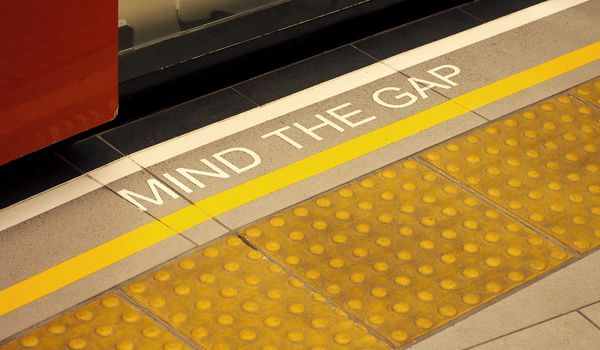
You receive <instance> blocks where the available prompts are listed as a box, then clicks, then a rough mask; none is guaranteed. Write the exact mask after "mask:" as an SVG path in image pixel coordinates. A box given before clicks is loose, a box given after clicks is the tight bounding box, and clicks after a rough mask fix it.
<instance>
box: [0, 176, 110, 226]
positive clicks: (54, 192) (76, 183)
mask: <svg viewBox="0 0 600 350" xmlns="http://www.w3.org/2000/svg"><path fill="white" fill-rule="evenodd" d="M101 187H102V185H101V184H100V183H99V182H97V181H94V180H92V179H91V178H89V177H88V176H85V175H84V176H80V177H77V178H75V179H72V180H70V181H67V182H65V183H63V184H60V185H58V186H56V187H53V188H51V189H49V190H47V191H45V192H42V193H40V194H38V195H36V196H34V197H31V198H28V199H26V200H23V201H21V202H19V203H16V204H14V205H12V206H10V207H8V208H6V209H4V210H2V211H0V231H2V230H6V229H7V228H9V227H12V226H14V225H17V224H19V223H21V222H23V221H25V220H29V219H31V218H32V217H35V216H38V215H40V214H42V213H45V212H47V211H49V210H51V209H54V208H56V207H58V206H60V205H62V204H64V203H67V202H70V201H72V200H74V199H76V198H79V197H81V196H82V195H84V194H86V193H89V192H92V191H94V190H97V189H99V188H101Z"/></svg>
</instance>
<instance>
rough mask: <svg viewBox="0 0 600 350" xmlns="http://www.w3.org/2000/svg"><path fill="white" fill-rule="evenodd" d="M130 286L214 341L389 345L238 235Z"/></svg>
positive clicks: (163, 313) (289, 346)
mask: <svg viewBox="0 0 600 350" xmlns="http://www.w3.org/2000/svg"><path fill="white" fill-rule="evenodd" d="M124 290H125V291H126V292H127V293H128V294H129V295H131V296H132V297H133V298H135V299H136V300H138V301H139V302H140V303H141V304H142V305H144V306H145V307H147V308H148V309H149V310H151V312H153V313H155V314H156V315H157V316H158V317H160V318H161V319H163V320H165V321H166V322H168V323H169V324H171V325H172V326H173V327H175V328H177V329H178V330H180V331H181V332H182V333H184V334H186V335H187V336H189V337H190V338H191V339H193V340H194V341H196V342H197V343H198V344H200V345H201V346H202V347H204V348H206V349H214V350H226V349H231V350H238V349H258V350H275V349H281V350H293V349H298V350H300V349H302V350H305V349H306V350H321V349H360V350H363V349H374V350H376V349H389V347H387V346H386V345H384V343H382V342H380V341H379V340H378V339H377V338H375V337H374V336H372V335H370V334H368V333H367V332H366V330H365V328H364V327H363V326H360V325H359V324H357V323H356V322H354V321H352V320H350V319H348V318H347V317H346V315H345V314H344V312H343V311H342V310H341V309H338V308H335V307H333V306H332V305H330V304H329V303H328V302H326V301H325V299H324V298H323V297H322V296H321V295H320V294H317V293H314V292H311V291H310V290H309V289H308V288H307V287H306V286H305V285H304V284H303V283H302V282H301V281H299V280H298V279H296V278H292V277H290V276H289V275H288V274H286V273H285V272H284V271H283V270H282V269H281V267H280V266H279V265H276V264H273V263H271V262H269V261H268V260H267V259H266V258H264V257H263V255H262V254H261V253H259V252H258V251H256V250H253V249H251V248H249V247H248V246H247V245H246V244H245V243H244V242H243V241H242V240H241V239H240V238H238V237H237V236H229V237H226V238H223V239H221V240H219V241H217V243H215V244H212V245H210V246H208V247H206V248H204V249H203V250H202V251H199V252H197V253H195V254H193V255H190V256H187V257H185V258H183V259H180V260H179V261H176V262H174V263H172V264H169V265H167V266H164V267H163V268H162V269H160V270H158V271H155V272H152V273H150V274H147V275H146V276H143V277H141V278H139V279H137V280H136V281H134V282H133V283H132V284H129V285H128V286H126V287H125V288H124Z"/></svg>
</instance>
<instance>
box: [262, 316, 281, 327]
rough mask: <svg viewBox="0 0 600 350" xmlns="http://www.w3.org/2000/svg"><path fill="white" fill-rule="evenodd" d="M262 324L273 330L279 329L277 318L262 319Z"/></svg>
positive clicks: (279, 322) (279, 321)
mask: <svg viewBox="0 0 600 350" xmlns="http://www.w3.org/2000/svg"><path fill="white" fill-rule="evenodd" d="M263 324H264V325H265V326H267V327H269V328H275V327H279V325H280V324H281V320H280V319H279V318H278V317H275V316H269V317H266V318H265V319H264V321H263Z"/></svg>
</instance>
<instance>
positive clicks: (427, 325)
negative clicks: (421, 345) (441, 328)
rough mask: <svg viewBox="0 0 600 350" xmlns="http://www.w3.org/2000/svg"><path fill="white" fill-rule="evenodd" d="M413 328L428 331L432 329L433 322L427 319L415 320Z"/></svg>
mask: <svg viewBox="0 0 600 350" xmlns="http://www.w3.org/2000/svg"><path fill="white" fill-rule="evenodd" d="M415 326H417V327H419V328H423V329H429V328H431V327H433V321H431V320H430V319H428V318H424V317H420V318H417V319H416V320H415Z"/></svg>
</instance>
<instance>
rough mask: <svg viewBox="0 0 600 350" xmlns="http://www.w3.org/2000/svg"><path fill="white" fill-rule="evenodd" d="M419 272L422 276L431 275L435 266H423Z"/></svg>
mask: <svg viewBox="0 0 600 350" xmlns="http://www.w3.org/2000/svg"><path fill="white" fill-rule="evenodd" d="M417 271H419V273H420V274H421V275H425V276H427V275H431V274H432V273H433V266H431V265H421V266H419V267H418V268H417Z"/></svg>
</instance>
